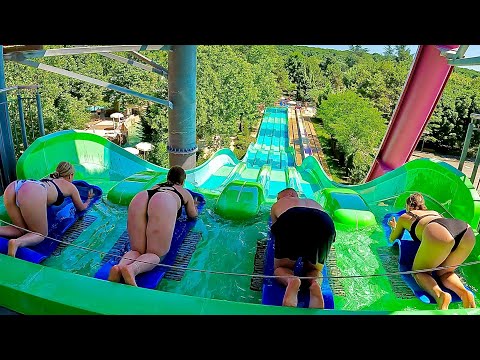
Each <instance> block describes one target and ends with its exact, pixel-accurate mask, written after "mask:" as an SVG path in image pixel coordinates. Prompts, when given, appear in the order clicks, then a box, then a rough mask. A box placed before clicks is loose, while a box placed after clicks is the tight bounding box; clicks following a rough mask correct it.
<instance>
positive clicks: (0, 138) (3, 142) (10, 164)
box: [0, 45, 17, 184]
mask: <svg viewBox="0 0 480 360" xmlns="http://www.w3.org/2000/svg"><path fill="white" fill-rule="evenodd" d="M4 88H5V67H4V64H3V45H0V89H4ZM0 158H1V165H2V180H3V182H4V183H6V184H8V183H10V182H12V181H13V180H15V179H16V177H17V176H16V169H15V166H16V163H17V161H16V158H15V149H14V147H13V139H12V129H11V127H10V119H9V117H8V105H7V93H6V92H2V93H0Z"/></svg>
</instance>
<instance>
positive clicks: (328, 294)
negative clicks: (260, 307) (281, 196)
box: [262, 219, 335, 309]
mask: <svg viewBox="0 0 480 360" xmlns="http://www.w3.org/2000/svg"><path fill="white" fill-rule="evenodd" d="M269 226H271V219H270V220H269ZM274 258H275V236H274V235H273V234H272V232H271V231H269V232H268V238H267V251H266V253H265V271H264V273H265V275H268V276H272V275H274V274H273V272H274V267H273V265H274V264H273V263H274ZM300 259H301V258H300ZM301 263H302V264H301ZM294 274H295V275H296V276H305V275H304V273H303V262H302V261H301V260H300V261H297V263H296V264H295V270H294ZM322 276H323V281H322V287H321V288H322V295H323V301H324V305H325V309H333V308H334V306H335V304H334V301H333V292H332V288H331V286H330V282H329V279H328V271H327V265H326V264H325V265H324V266H323V269H322ZM285 289H286V287H285V286H283V285H282V284H280V283H279V282H278V281H277V280H276V279H275V278H265V279H264V281H263V286H262V304H264V305H277V306H282V302H283V296H284V295H285ZM309 304H310V291H309V289H308V288H305V289H304V288H303V286H302V287H301V288H300V291H299V292H298V305H297V307H300V308H308V306H309Z"/></svg>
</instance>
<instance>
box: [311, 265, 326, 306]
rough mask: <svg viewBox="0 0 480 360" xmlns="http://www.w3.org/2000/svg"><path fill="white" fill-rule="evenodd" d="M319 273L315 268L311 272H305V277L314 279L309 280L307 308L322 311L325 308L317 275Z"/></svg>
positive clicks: (319, 279) (320, 283) (320, 282)
mask: <svg viewBox="0 0 480 360" xmlns="http://www.w3.org/2000/svg"><path fill="white" fill-rule="evenodd" d="M320 273H321V272H320V271H319V270H318V269H316V268H315V267H314V268H313V269H312V270H309V271H307V272H306V276H308V277H315V278H316V279H311V280H310V288H309V290H310V303H309V305H308V307H309V308H315V309H324V308H325V302H324V299H323V294H322V288H321V285H322V280H323V279H322V278H321V277H320V278H319V277H318V275H319V274H320Z"/></svg>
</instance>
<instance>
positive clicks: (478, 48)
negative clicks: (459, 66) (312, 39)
mask: <svg viewBox="0 0 480 360" xmlns="http://www.w3.org/2000/svg"><path fill="white" fill-rule="evenodd" d="M308 46H313V47H319V48H324V49H334V50H348V49H349V46H350V45H308ZM362 46H363V47H365V48H367V49H368V52H369V53H371V54H373V53H379V54H383V53H384V49H385V46H387V45H362ZM407 46H408V48H409V49H410V52H411V53H412V54H415V53H416V52H417V49H418V45H407ZM477 56H480V45H470V46H469V47H468V49H467V52H466V53H465V57H466V58H471V57H477ZM465 68H468V69H473V70H477V71H480V65H475V66H465Z"/></svg>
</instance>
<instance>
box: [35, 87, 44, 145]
mask: <svg viewBox="0 0 480 360" xmlns="http://www.w3.org/2000/svg"><path fill="white" fill-rule="evenodd" d="M36 98H37V114H38V127H39V129H40V136H44V135H45V126H44V125H43V112H42V103H41V101H40V92H39V91H38V89H37V94H36Z"/></svg>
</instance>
